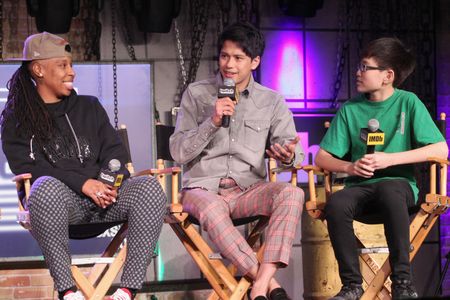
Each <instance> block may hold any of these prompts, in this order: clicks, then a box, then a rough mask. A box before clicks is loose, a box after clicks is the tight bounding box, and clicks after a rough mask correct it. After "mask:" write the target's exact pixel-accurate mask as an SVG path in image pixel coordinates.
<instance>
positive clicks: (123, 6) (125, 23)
mask: <svg viewBox="0 0 450 300" xmlns="http://www.w3.org/2000/svg"><path fill="white" fill-rule="evenodd" d="M119 3H120V11H121V12H122V14H121V16H122V22H123V27H122V28H123V34H124V36H125V41H126V43H127V50H128V56H129V57H130V58H131V60H137V59H136V53H135V52H134V47H133V42H132V38H131V30H130V24H129V22H128V14H127V8H126V2H125V1H120V2H119Z"/></svg>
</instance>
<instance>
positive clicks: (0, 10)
mask: <svg viewBox="0 0 450 300" xmlns="http://www.w3.org/2000/svg"><path fill="white" fill-rule="evenodd" d="M0 60H3V0H0Z"/></svg>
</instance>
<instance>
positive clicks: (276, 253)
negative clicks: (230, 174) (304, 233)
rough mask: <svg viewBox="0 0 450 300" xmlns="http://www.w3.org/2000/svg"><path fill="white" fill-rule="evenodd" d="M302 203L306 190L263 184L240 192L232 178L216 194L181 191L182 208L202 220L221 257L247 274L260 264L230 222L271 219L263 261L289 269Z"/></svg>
mask: <svg viewBox="0 0 450 300" xmlns="http://www.w3.org/2000/svg"><path fill="white" fill-rule="evenodd" d="M303 200H304V194H303V191H302V190H301V189H300V188H297V187H293V186H292V185H291V184H289V183H278V182H260V183H256V184H254V185H252V186H251V187H249V188H248V189H246V190H241V189H240V188H239V186H237V185H236V183H235V182H234V180H233V179H222V180H221V184H220V186H219V192H218V193H217V194H216V193H213V192H210V191H206V190H204V189H201V188H195V189H185V190H183V192H182V202H183V209H184V210H185V211H186V212H188V213H189V214H191V215H193V216H194V217H195V218H197V219H198V220H199V222H200V224H201V225H202V228H203V229H205V230H206V231H207V232H208V235H209V238H210V239H211V241H212V242H213V243H214V244H215V245H216V246H217V247H218V248H219V250H220V252H221V254H222V255H223V256H225V257H226V258H228V259H230V260H231V262H232V263H233V264H234V265H235V266H236V267H238V268H239V270H240V271H242V272H244V273H247V272H249V270H250V269H251V268H252V267H253V266H255V265H257V264H258V261H257V259H256V257H255V255H254V253H253V250H252V248H251V247H250V246H249V245H248V243H247V241H246V240H245V239H244V237H243V236H242V234H241V233H240V232H239V230H238V229H237V228H236V227H234V226H233V224H232V221H231V219H236V218H244V217H249V216H255V215H264V216H270V221H269V224H268V227H267V230H266V236H265V237H266V239H265V244H266V248H265V250H264V256H263V262H264V263H276V264H279V265H280V266H287V264H288V262H289V255H290V252H291V247H292V243H293V241H294V236H295V231H296V228H297V223H298V220H299V218H300V215H301V212H302V206H303Z"/></svg>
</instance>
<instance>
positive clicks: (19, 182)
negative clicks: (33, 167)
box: [12, 173, 33, 228]
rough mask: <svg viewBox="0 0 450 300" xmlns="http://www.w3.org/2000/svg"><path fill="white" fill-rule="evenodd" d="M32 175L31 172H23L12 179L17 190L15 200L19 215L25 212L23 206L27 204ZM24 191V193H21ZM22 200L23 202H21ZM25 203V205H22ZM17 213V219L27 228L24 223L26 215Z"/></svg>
mask: <svg viewBox="0 0 450 300" xmlns="http://www.w3.org/2000/svg"><path fill="white" fill-rule="evenodd" d="M32 177H33V176H32V175H31V173H24V174H19V175H16V176H14V177H13V179H12V181H14V182H15V183H16V191H17V200H18V206H19V215H20V214H27V212H26V209H25V207H27V206H28V197H29V196H30V189H31V181H30V179H31V178H32ZM23 192H25V195H23V194H22V193H23ZM22 201H24V203H22ZM24 205H25V207H24ZM19 215H18V218H19V219H18V221H19V222H20V223H21V224H22V226H24V227H25V228H27V227H26V226H27V225H25V224H26V223H27V221H26V220H25V219H26V217H19Z"/></svg>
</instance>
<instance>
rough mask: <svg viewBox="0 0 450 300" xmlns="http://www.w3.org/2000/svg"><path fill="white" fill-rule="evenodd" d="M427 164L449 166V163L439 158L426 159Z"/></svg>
mask: <svg viewBox="0 0 450 300" xmlns="http://www.w3.org/2000/svg"><path fill="white" fill-rule="evenodd" d="M427 161H428V162H435V163H439V164H443V165H449V164H450V162H449V161H448V160H447V159H445V158H440V157H428V158H427Z"/></svg>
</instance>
